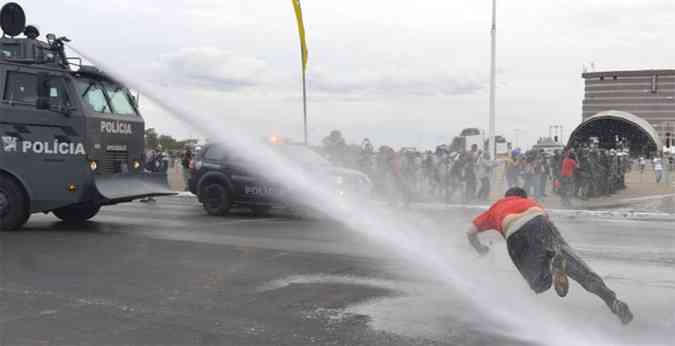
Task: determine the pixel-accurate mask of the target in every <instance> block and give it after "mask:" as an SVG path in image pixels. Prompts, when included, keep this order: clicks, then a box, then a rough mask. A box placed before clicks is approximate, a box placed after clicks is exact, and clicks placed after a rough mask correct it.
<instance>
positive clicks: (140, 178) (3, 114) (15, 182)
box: [0, 3, 170, 230]
mask: <svg viewBox="0 0 675 346" xmlns="http://www.w3.org/2000/svg"><path fill="white" fill-rule="evenodd" d="M0 27H1V28H2V31H3V36H2V38H0V93H1V95H0V96H1V99H0V229H2V230H12V229H17V228H20V227H21V226H22V225H23V224H24V223H25V222H26V221H27V220H28V217H29V215H30V214H31V213H36V212H52V213H54V215H56V216H57V217H59V218H60V219H62V220H64V221H67V222H77V221H83V220H87V219H89V218H91V217H93V216H94V215H96V213H97V212H98V211H99V209H100V207H101V206H103V205H110V204H116V203H121V202H129V201H132V200H134V199H138V198H142V197H145V196H157V195H166V194H170V191H169V190H168V188H167V187H166V184H165V183H164V182H165V181H166V179H165V176H164V177H163V176H161V175H160V176H156V175H148V174H146V173H144V172H145V170H144V167H143V157H142V156H143V151H144V139H143V135H144V121H143V118H142V117H141V115H140V113H139V112H138V107H137V104H136V102H135V100H134V98H133V97H132V96H131V95H130V94H129V91H128V90H127V89H126V88H125V87H124V86H122V85H120V84H119V83H117V82H116V81H114V80H112V79H111V78H110V77H108V76H107V75H106V74H105V73H103V72H102V71H99V70H98V69H96V68H95V67H92V66H83V65H82V64H81V61H79V59H78V58H68V57H66V54H65V50H64V42H68V39H66V38H65V37H62V38H57V37H56V36H54V35H53V34H49V35H47V37H46V42H44V41H41V40H39V39H38V37H39V35H40V34H39V32H38V30H37V28H35V27H34V26H26V25H25V16H24V12H23V9H22V8H21V7H20V6H19V5H17V4H15V3H8V4H6V5H4V6H3V7H2V10H1V11H0ZM21 34H23V36H22V37H19V38H17V37H18V36H19V35H21ZM74 62H79V63H77V64H75V63H74Z"/></svg>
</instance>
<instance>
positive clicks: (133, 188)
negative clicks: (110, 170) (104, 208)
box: [94, 173, 176, 205]
mask: <svg viewBox="0 0 675 346" xmlns="http://www.w3.org/2000/svg"><path fill="white" fill-rule="evenodd" d="M94 184H95V186H96V190H98V193H99V195H100V198H101V205H110V204H116V203H122V202H130V201H133V200H135V199H141V198H144V197H153V196H171V195H175V194H176V193H175V192H174V191H171V189H169V185H168V183H167V179H166V174H164V173H143V174H138V173H136V174H118V175H110V176H97V177H95V178H94Z"/></svg>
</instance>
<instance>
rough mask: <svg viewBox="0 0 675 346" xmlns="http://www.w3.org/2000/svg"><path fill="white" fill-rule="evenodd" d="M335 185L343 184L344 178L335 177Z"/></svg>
mask: <svg viewBox="0 0 675 346" xmlns="http://www.w3.org/2000/svg"><path fill="white" fill-rule="evenodd" d="M335 183H336V184H338V185H342V184H344V183H345V178H344V177H341V176H337V177H335Z"/></svg>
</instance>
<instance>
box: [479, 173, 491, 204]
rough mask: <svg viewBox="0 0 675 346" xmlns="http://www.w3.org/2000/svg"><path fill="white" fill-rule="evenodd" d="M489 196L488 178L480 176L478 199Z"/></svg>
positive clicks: (484, 198)
mask: <svg viewBox="0 0 675 346" xmlns="http://www.w3.org/2000/svg"><path fill="white" fill-rule="evenodd" d="M489 196H490V178H488V177H483V178H480V189H478V196H477V197H478V199H479V200H486V199H488V197H489Z"/></svg>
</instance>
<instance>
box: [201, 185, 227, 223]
mask: <svg viewBox="0 0 675 346" xmlns="http://www.w3.org/2000/svg"><path fill="white" fill-rule="evenodd" d="M200 190H201V191H200V199H201V200H202V206H203V207H204V210H205V211H206V212H207V213H208V214H209V215H212V216H223V215H225V214H227V213H228V212H229V211H230V208H232V198H231V197H230V192H229V191H228V189H227V187H226V186H225V185H224V184H223V183H221V182H218V181H207V182H205V183H204V184H203V185H202V187H201V189H200Z"/></svg>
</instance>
